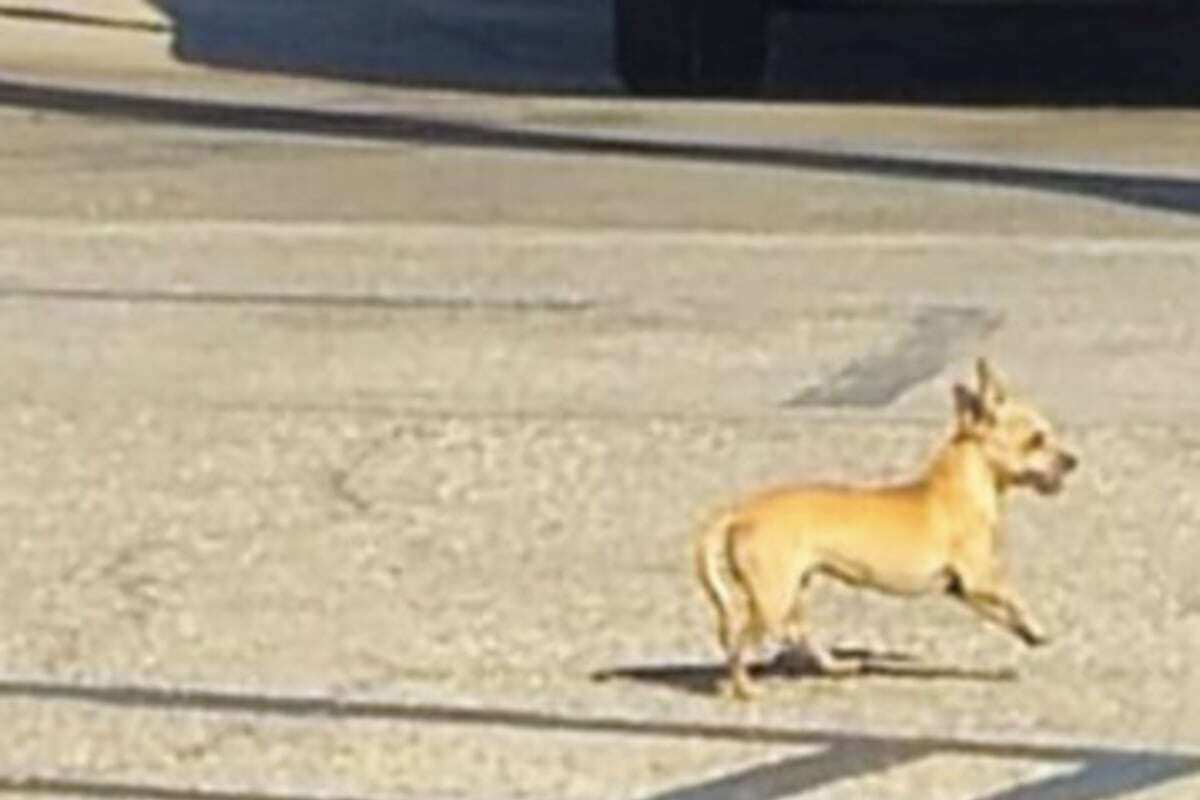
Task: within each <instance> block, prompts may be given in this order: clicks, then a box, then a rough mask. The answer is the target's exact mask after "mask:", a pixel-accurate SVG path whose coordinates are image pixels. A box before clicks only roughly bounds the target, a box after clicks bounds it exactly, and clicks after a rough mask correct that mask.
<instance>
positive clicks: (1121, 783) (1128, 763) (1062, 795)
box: [979, 753, 1198, 800]
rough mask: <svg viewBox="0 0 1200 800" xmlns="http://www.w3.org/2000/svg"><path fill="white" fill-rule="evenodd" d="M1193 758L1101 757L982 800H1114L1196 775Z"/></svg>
mask: <svg viewBox="0 0 1200 800" xmlns="http://www.w3.org/2000/svg"><path fill="white" fill-rule="evenodd" d="M1197 767H1198V765H1197V763H1196V759H1194V758H1185V757H1180V756H1172V755H1165V754H1164V755H1148V754H1138V755H1128V754H1124V753H1117V754H1109V755H1100V756H1097V757H1095V758H1093V759H1091V760H1090V761H1088V762H1087V763H1085V764H1084V766H1083V767H1082V768H1081V769H1079V770H1077V771H1074V772H1070V773H1068V774H1066V775H1059V776H1055V777H1051V778H1047V779H1046V780H1043V781H1039V782H1037V783H1029V784H1025V785H1023V786H1018V787H1015V788H1013V789H1007V790H1003V791H1000V792H998V793H996V794H990V795H987V796H986V797H982V798H979V800H1047V798H1053V800H1113V798H1118V797H1124V796H1125V795H1128V794H1132V793H1134V792H1136V791H1139V790H1141V789H1148V788H1150V787H1152V786H1158V785H1161V784H1164V783H1169V782H1170V781H1173V780H1175V779H1176V778H1182V777H1185V776H1187V775H1192V774H1195V773H1196V771H1197Z"/></svg>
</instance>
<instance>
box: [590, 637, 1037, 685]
mask: <svg viewBox="0 0 1200 800" xmlns="http://www.w3.org/2000/svg"><path fill="white" fill-rule="evenodd" d="M833 655H834V656H835V657H836V658H838V659H843V660H849V661H854V662H857V663H858V664H859V665H860V666H859V669H857V670H856V671H855V672H853V673H852V674H849V675H842V676H830V675H827V674H825V673H822V672H821V671H820V669H818V668H817V666H816V664H815V663H813V662H812V661H811V660H810V659H800V660H797V659H796V658H795V657H794V655H793V654H790V653H780V654H779V655H778V656H776V657H775V658H772V659H769V660H766V661H760V662H757V663H755V664H752V665H751V666H750V675H751V676H752V677H754V678H756V679H760V680H761V679H774V678H799V679H803V678H827V679H836V680H839V681H843V680H853V679H855V678H870V677H884V678H899V679H908V680H922V681H935V680H949V681H979V682H985V683H1010V682H1012V681H1015V680H1016V679H1017V672H1016V670H1014V669H1011V668H998V669H985V668H976V667H959V666H953V665H944V664H928V663H924V662H921V661H919V660H918V659H917V658H916V657H914V656H912V655H910V654H908V653H897V652H889V651H879V650H871V649H869V648H862V647H839V648H834V649H833ZM725 678H726V668H725V666H724V664H714V663H707V664H654V665H649V664H648V665H636V666H621V667H613V668H610V669H603V670H597V671H596V672H593V673H592V674H591V679H592V680H593V681H595V682H598V683H603V682H608V681H614V680H622V681H633V682H635V683H645V684H651V685H657V686H664V687H667V688H670V689H676V690H678V691H683V692H689V693H692V694H706V695H711V694H719V693H720V692H721V688H722V685H723V683H724V681H725Z"/></svg>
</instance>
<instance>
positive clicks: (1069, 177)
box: [0, 80, 1200, 215]
mask: <svg viewBox="0 0 1200 800" xmlns="http://www.w3.org/2000/svg"><path fill="white" fill-rule="evenodd" d="M0 105H7V106H14V107H21V108H27V109H33V110H42V111H60V112H69V113H74V114H81V115H94V116H98V117H108V118H117V119H124V120H130V121H140V122H152V123H163V124H172V125H183V126H195V127H202V128H210V129H229V130H238V131H255V132H270V133H280V134H307V135H315V136H328V137H335V138H339V137H340V138H347V139H360V140H374V141H385V142H398V143H409V144H424V145H432V146H440V147H469V148H476V149H484V150H505V151H512V152H537V153H547V154H555V153H557V154H563V155H595V156H624V157H631V158H647V159H658V160H668V161H684V162H701V163H710V164H730V165H747V166H764V167H773V168H776V169H788V170H804V171H817V172H832V173H839V174H847V175H864V176H873V177H881V178H892V179H899V180H915V181H926V182H933V183H948V184H966V185H982V186H992V187H999V188H1010V189H1029V190H1036V191H1042V192H1048V193H1051V194H1058V195H1068V196H1075V197H1082V198H1091V199H1095V200H1103V201H1107V202H1112V203H1118V204H1121V205H1127V206H1132V207H1136V208H1143V209H1150V210H1157V211H1169V212H1175V213H1180V214H1188V215H1195V214H1197V213H1200V179H1196V178H1189V177H1183V176H1166V175H1153V174H1150V175H1140V174H1136V173H1132V172H1125V171H1115V172H1108V171H1104V170H1087V169H1078V170H1076V169H1066V168H1059V167H1038V166H1017V165H1007V164H1000V163H992V162H979V161H976V162H972V161H967V160H962V159H939V158H937V157H932V156H931V157H927V158H926V157H920V156H893V155H874V154H871V153H842V152H837V151H833V150H823V149H818V148H808V147H802V146H797V147H793V146H787V145H774V144H764V145H760V144H753V143H750V144H743V143H736V142H734V143H730V142H722V141H713V142H705V141H697V140H696V139H695V138H694V137H685V138H683V139H669V138H661V137H655V136H653V135H649V134H648V135H645V136H642V137H639V136H636V135H631V134H629V133H628V132H621V133H617V134H609V133H606V132H604V131H590V130H579V131H577V130H567V129H547V128H522V127H507V126H504V125H500V124H492V123H487V122H475V121H469V120H454V119H449V118H446V117H438V116H434V115H422V114H417V113H409V112H396V113H379V112H342V111H325V110H313V109H307V108H299V107H288V106H275V105H261V104H250V103H229V102H220V101H212V100H198V99H188V98H177V97H155V96H147V95H139V94H128V93H122V92H115V91H104V90H99V89H79V88H69V87H61V86H44V85H38V84H32V83H26V82H19V81H10V80H0Z"/></svg>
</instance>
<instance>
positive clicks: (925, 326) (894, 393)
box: [785, 306, 1004, 408]
mask: <svg viewBox="0 0 1200 800" xmlns="http://www.w3.org/2000/svg"><path fill="white" fill-rule="evenodd" d="M1003 322H1004V315H1003V314H1001V313H1000V312H998V311H995V310H993V309H988V308H982V307H976V306H928V307H925V308H922V309H921V310H920V311H919V312H918V313H917V314H916V316H915V317H913V319H912V321H911V322H910V323H909V324H908V326H907V327H906V328H905V329H904V331H903V332H902V333H901V334H900V335H899V336H898V337H896V338H895V339H894V340H893V341H892V342H890V343H889V344H888V346H886V347H884V348H881V349H879V350H877V351H875V352H873V353H868V354H867V355H865V356H863V357H862V358H859V359H858V360H856V361H853V362H851V363H849V364H847V365H846V366H844V367H843V368H842V369H840V370H839V371H838V372H836V373H835V374H834V375H832V376H831V377H830V378H829V379H828V380H826V381H823V382H822V383H819V384H817V385H815V386H810V387H808V388H807V389H804V390H803V391H801V392H800V393H799V394H797V395H796V396H795V397H792V398H791V399H790V400H788V401H787V402H786V404H785V405H788V406H792V407H814V406H815V407H835V408H841V407H851V408H884V407H886V406H888V405H891V404H892V403H893V402H895V401H896V400H897V399H899V398H900V396H901V395H903V394H904V393H905V392H907V391H908V390H909V389H911V388H912V387H914V386H916V385H918V384H920V383H924V382H925V381H927V380H929V379H930V378H932V377H933V376H935V375H937V374H938V373H939V372H941V371H942V370H943V369H944V368H945V367H946V365H947V364H948V363H949V362H950V361H951V360H953V358H954V357H955V355H956V354H957V353H959V352H960V351H961V350H962V348H964V347H965V346H967V345H970V344H973V343H975V342H978V341H980V340H982V339H984V338H986V337H987V336H988V334H990V333H991V332H992V331H994V330H996V329H997V328H999V327H1000V325H1001V324H1003Z"/></svg>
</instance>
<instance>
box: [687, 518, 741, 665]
mask: <svg viewBox="0 0 1200 800" xmlns="http://www.w3.org/2000/svg"><path fill="white" fill-rule="evenodd" d="M736 529H737V519H736V518H735V517H734V515H733V514H730V513H723V514H721V515H719V516H718V517H717V518H716V519H714V520H713V521H711V522H710V523H709V524H708V525H706V526H705V527H704V528H703V529H702V530H701V531H700V532H699V534H697V536H696V541H695V550H694V556H695V559H696V562H695V566H696V577H697V578H699V579H700V586H701V587H702V588H703V589H704V594H705V595H706V596H707V597H708V599H709V601H710V602H712V605H713V608H714V609H715V610H716V612H717V635H718V636H719V637H720V640H721V647H723V648H724V649H725V650H726V651H728V650H729V649H730V648H731V647H732V641H731V636H732V629H731V625H732V621H733V614H734V613H735V608H734V605H733V604H734V602H735V601H736V598H734V596H733V589H734V587H733V586H731V585H730V584H729V582H728V580H727V576H731V575H732V571H731V567H732V565H731V564H730V563H729V555H730V544H731V542H730V537H731V535H732V534H733V532H734V531H735V530H736Z"/></svg>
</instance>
